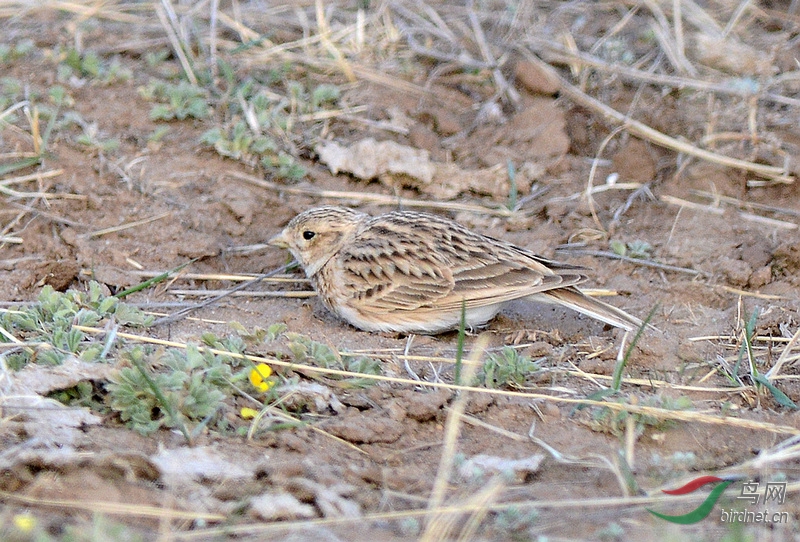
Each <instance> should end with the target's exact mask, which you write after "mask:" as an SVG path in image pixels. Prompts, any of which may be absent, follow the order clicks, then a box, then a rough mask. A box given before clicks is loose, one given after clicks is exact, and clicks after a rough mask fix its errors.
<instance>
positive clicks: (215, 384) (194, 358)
mask: <svg viewBox="0 0 800 542" xmlns="http://www.w3.org/2000/svg"><path fill="white" fill-rule="evenodd" d="M121 360H122V362H123V363H127V364H128V366H127V367H123V368H122V369H121V370H120V372H119V373H117V375H115V376H114V377H113V378H112V379H111V383H110V384H108V386H107V389H108V392H109V397H108V404H109V406H110V407H111V408H112V409H113V410H115V411H117V412H119V413H120V417H121V418H122V421H124V422H125V423H126V424H127V425H128V427H130V428H131V429H133V430H135V431H137V432H139V433H142V434H145V435H146V434H150V433H152V432H154V431H156V430H158V429H159V428H161V427H165V428H170V429H181V430H182V431H183V432H184V434H185V435H187V438H189V434H190V432H189V430H188V427H189V426H190V425H192V424H195V428H194V429H193V430H192V431H191V433H196V432H197V431H199V430H201V429H202V428H204V427H207V426H209V425H211V426H213V427H216V428H219V429H224V428H225V427H227V425H226V421H225V418H224V416H222V415H221V410H222V406H223V402H224V401H225V399H226V398H227V397H228V395H229V393H230V392H231V390H232V386H234V385H236V384H237V383H239V382H242V381H244V380H246V379H247V370H246V369H242V370H239V371H237V372H235V373H234V370H233V367H234V360H233V358H232V357H230V356H225V355H217V354H212V353H210V352H208V351H201V350H199V349H198V348H197V347H196V346H193V345H189V346H188V347H187V348H186V350H182V349H175V348H172V349H168V350H158V351H148V350H146V349H145V348H143V347H141V346H137V347H134V348H133V349H131V350H128V351H125V352H123V353H122V355H121Z"/></svg>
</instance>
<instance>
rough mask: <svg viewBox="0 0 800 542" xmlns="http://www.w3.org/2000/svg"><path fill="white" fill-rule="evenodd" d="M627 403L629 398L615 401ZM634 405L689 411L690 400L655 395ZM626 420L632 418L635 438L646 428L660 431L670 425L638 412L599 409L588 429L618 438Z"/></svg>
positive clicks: (594, 412) (669, 422)
mask: <svg viewBox="0 0 800 542" xmlns="http://www.w3.org/2000/svg"><path fill="white" fill-rule="evenodd" d="M629 401H631V398H622V397H620V398H618V399H617V403H619V404H626V403H627V402H629ZM636 404H640V405H643V406H650V407H655V408H661V409H665V410H690V409H691V408H692V401H691V399H689V398H688V397H684V396H682V397H678V398H677V399H673V398H671V397H664V396H661V395H655V396H651V397H648V398H647V399H645V400H644V401H641V402H639V401H637V402H636ZM628 418H633V421H634V427H635V431H636V435H637V436H638V435H641V434H642V433H644V430H645V429H646V428H647V427H653V428H656V429H659V430H660V429H666V428H668V427H670V426H671V425H672V421H671V420H662V419H660V418H657V417H655V416H650V415H647V414H641V413H638V412H628V411H626V410H612V409H610V408H605V407H600V408H596V409H594V410H593V414H592V420H591V421H590V422H589V427H591V428H592V430H594V431H600V432H603V433H611V434H612V435H616V436H620V435H622V434H624V433H625V428H626V425H627V423H628V422H627V420H628Z"/></svg>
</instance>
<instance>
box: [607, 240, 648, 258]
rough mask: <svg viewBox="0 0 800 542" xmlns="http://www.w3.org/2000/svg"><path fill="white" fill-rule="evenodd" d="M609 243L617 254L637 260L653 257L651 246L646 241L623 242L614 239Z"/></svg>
mask: <svg viewBox="0 0 800 542" xmlns="http://www.w3.org/2000/svg"><path fill="white" fill-rule="evenodd" d="M609 245H610V247H611V250H612V251H613V252H614V254H617V255H619V256H627V257H629V258H636V259H638V260H652V259H653V254H652V252H653V246H652V245H651V244H650V243H648V242H647V241H641V240H636V241H631V242H630V243H623V242H622V241H617V240H614V241H611V242H610V243H609Z"/></svg>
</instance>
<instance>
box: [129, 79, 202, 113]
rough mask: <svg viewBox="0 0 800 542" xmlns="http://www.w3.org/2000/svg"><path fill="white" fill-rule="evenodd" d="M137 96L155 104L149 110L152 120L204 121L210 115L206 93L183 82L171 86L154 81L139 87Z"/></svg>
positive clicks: (163, 82)
mask: <svg viewBox="0 0 800 542" xmlns="http://www.w3.org/2000/svg"><path fill="white" fill-rule="evenodd" d="M139 94H140V95H141V96H142V98H144V99H145V100H148V101H153V102H157V103H156V105H154V106H153V108H152V109H151V110H150V118H151V119H152V120H174V119H177V120H184V119H187V118H194V119H204V118H207V117H208V116H209V115H210V114H211V111H210V109H209V107H208V92H206V91H205V90H204V89H202V88H199V87H196V86H194V85H191V84H189V83H186V82H183V81H181V82H179V83H177V84H172V83H167V82H165V81H156V80H154V81H151V82H150V84H149V85H147V86H146V87H141V88H140V89H139Z"/></svg>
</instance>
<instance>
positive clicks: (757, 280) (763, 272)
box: [747, 265, 772, 288]
mask: <svg viewBox="0 0 800 542" xmlns="http://www.w3.org/2000/svg"><path fill="white" fill-rule="evenodd" d="M771 281H772V266H771V265H765V266H764V267H761V268H759V269H756V270H755V271H753V272H752V273H751V274H750V278H748V279H747V285H748V286H749V287H750V288H761V287H762V286H766V285H767V284H769V283H770V282H771Z"/></svg>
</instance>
